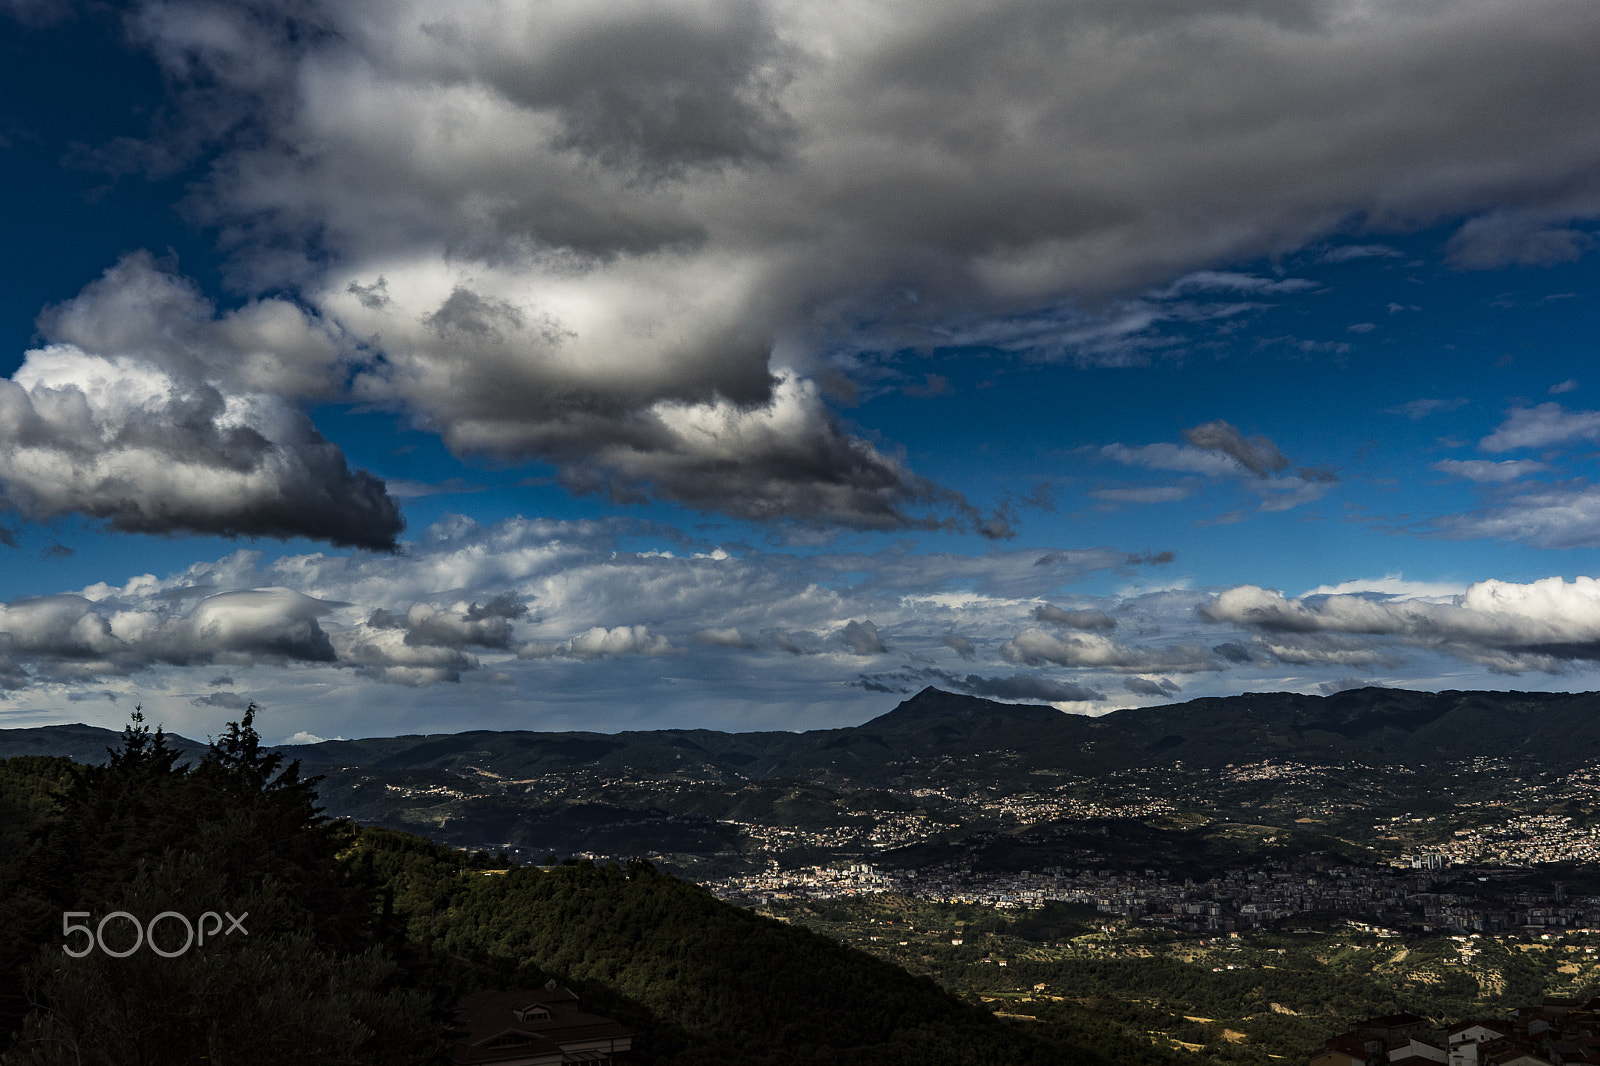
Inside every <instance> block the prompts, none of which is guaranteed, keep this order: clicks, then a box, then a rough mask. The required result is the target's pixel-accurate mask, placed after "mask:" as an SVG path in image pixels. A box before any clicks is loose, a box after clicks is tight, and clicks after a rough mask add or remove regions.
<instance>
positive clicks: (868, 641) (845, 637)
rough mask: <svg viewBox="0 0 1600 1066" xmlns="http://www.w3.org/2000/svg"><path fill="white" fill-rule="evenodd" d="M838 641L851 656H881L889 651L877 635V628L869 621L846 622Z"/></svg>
mask: <svg viewBox="0 0 1600 1066" xmlns="http://www.w3.org/2000/svg"><path fill="white" fill-rule="evenodd" d="M839 639H840V640H842V641H843V642H844V646H845V647H846V648H847V649H849V651H850V654H851V655H882V654H884V653H885V652H887V651H888V650H889V646H888V645H887V644H885V643H884V642H883V638H882V637H880V636H879V635H878V627H877V626H875V625H873V624H872V622H871V621H870V620H865V621H860V622H857V621H854V620H852V621H850V622H848V623H847V624H846V625H845V627H844V629H843V630H841V631H840V633H839Z"/></svg>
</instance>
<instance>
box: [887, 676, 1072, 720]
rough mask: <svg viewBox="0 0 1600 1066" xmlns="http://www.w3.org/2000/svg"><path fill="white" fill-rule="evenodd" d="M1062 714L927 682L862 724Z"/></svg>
mask: <svg viewBox="0 0 1600 1066" xmlns="http://www.w3.org/2000/svg"><path fill="white" fill-rule="evenodd" d="M1061 717H1062V714H1061V712H1060V711H1058V710H1056V709H1055V708H1054V707H1046V706H1040V705H1038V704H1030V703H1000V702H998V701H996V700H988V699H984V698H983V697H982V696H968V695H965V694H963V693H960V692H946V691H945V690H944V689H942V688H935V687H934V686H932V685H929V686H928V687H927V688H925V689H923V690H922V691H921V692H919V693H917V694H916V695H915V696H912V697H911V698H910V699H908V700H905V701H903V702H902V703H901V704H900V705H899V706H898V707H896V708H895V709H894V710H892V711H889V712H888V713H886V714H880V715H878V717H876V718H874V719H872V720H871V721H869V722H867V723H866V724H865V725H864V726H862V728H871V727H872V726H874V725H879V726H882V725H909V724H912V723H915V722H919V721H928V720H931V719H951V718H954V719H958V720H960V721H963V722H971V721H973V720H976V719H980V718H1000V719H1007V720H1011V721H1018V720H1020V721H1028V722H1050V721H1057V720H1059V719H1060V718H1061Z"/></svg>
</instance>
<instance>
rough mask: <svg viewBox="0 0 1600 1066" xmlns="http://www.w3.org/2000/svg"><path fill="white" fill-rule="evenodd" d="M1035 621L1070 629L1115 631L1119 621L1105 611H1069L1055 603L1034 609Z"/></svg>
mask: <svg viewBox="0 0 1600 1066" xmlns="http://www.w3.org/2000/svg"><path fill="white" fill-rule="evenodd" d="M1033 620H1034V621H1036V622H1051V623H1054V624H1055V625H1059V626H1066V627H1067V628H1068V629H1115V628H1117V620H1116V619H1115V618H1112V617H1111V616H1110V615H1108V614H1106V613H1105V612H1104V611H1090V610H1075V611H1069V610H1067V609H1066V608H1064V607H1057V606H1056V605H1055V604H1053V603H1045V604H1041V605H1040V606H1038V607H1035V608H1034V609H1033Z"/></svg>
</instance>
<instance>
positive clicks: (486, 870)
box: [0, 711, 1176, 1066]
mask: <svg viewBox="0 0 1600 1066" xmlns="http://www.w3.org/2000/svg"><path fill="white" fill-rule="evenodd" d="M315 785H316V781H315V780H314V779H313V780H304V779H302V778H301V777H300V775H299V767H298V764H294V763H291V764H289V765H287V766H285V765H283V763H282V759H281V756H279V755H277V754H275V753H271V752H267V751H263V750H262V748H261V746H260V739H259V737H258V736H257V734H256V732H255V730H254V728H253V711H251V712H247V713H246V714H245V716H244V718H243V720H242V721H241V722H239V723H234V724H230V726H229V728H228V730H227V731H226V732H225V733H224V734H223V736H222V737H221V738H220V739H219V740H218V741H217V742H215V743H214V744H212V746H211V747H210V749H209V750H208V751H207V752H206V753H205V755H204V756H203V757H202V758H201V759H200V760H199V761H198V762H197V763H196V764H195V765H193V766H189V765H186V764H183V763H180V761H179V755H178V753H177V752H176V751H174V750H173V749H172V748H171V747H169V746H168V744H167V743H166V739H165V737H164V736H163V735H162V733H161V732H160V730H156V731H155V732H151V731H150V730H149V728H148V727H147V726H145V725H144V723H143V721H142V719H140V718H139V717H138V715H137V714H136V715H135V718H134V721H133V723H132V724H131V725H130V726H129V727H128V729H127V730H126V731H125V733H124V736H123V744H122V747H121V748H120V749H118V750H115V751H113V752H111V758H110V760H109V762H108V763H107V764H105V765H104V766H81V765H77V764H73V763H69V762H67V761H65V760H57V759H40V758H25V759H13V760H9V761H5V762H0V908H3V910H0V1048H5V1049H6V1050H5V1051H4V1054H3V1055H0V1064H3V1066H21V1064H28V1066H44V1064H57V1063H74V1064H106V1066H111V1064H117V1066H127V1064H144V1063H150V1064H156V1063H161V1064H167V1063H200V1062H207V1063H221V1064H229V1066H233V1064H257V1063H260V1064H263V1066H265V1064H269V1063H270V1064H294V1063H306V1064H310V1063H317V1064H319V1066H320V1064H345V1063H348V1064H366V1063H373V1064H376V1063H380V1062H381V1063H417V1064H421V1063H430V1062H444V1061H448V1054H447V1049H448V1040H449V1032H448V1028H447V1022H448V1018H449V1015H450V1008H451V1007H452V1005H453V1004H454V1003H455V1001H456V1000H457V999H458V998H459V997H460V996H461V995H462V994H464V993H466V992H468V991H472V990H475V989H478V988H486V987H490V988H492V987H502V988H510V987H531V986H536V985H537V984H542V983H543V982H544V981H545V980H546V979H548V978H550V977H554V978H556V979H557V980H560V981H562V982H563V983H567V984H570V985H571V986H572V987H573V988H574V989H575V990H576V991H577V992H578V993H579V995H580V996H581V997H582V998H583V1000H584V1002H585V1004H586V1006H587V1007H588V1008H589V1009H590V1010H592V1011H595V1012H597V1013H601V1014H606V1015H609V1016H612V1017H615V1018H617V1019H618V1020H620V1021H622V1022H623V1023H624V1024H626V1025H628V1026H630V1027H631V1028H632V1029H633V1030H634V1031H635V1032H636V1033H637V1034H638V1037H639V1039H638V1041H637V1042H636V1049H637V1050H636V1054H635V1061H638V1062H642V1063H660V1064H664V1066H665V1064H684V1066H687V1064H689V1063H691V1062H692V1063H695V1064H713V1066H715V1064H727V1066H735V1064H740V1066H743V1064H751V1066H763V1064H772V1066H777V1064H779V1063H784V1064H789V1063H794V1064H799V1066H806V1064H818V1066H821V1064H824V1063H828V1064H833V1063H838V1064H844V1066H900V1064H905V1066H911V1064H913V1063H915V1064H919V1066H944V1064H948V1066H969V1064H970V1066H981V1064H994V1066H1011V1064H1023V1066H1026V1064H1033V1063H1037V1064H1040V1066H1044V1064H1047V1063H1049V1064H1054V1063H1084V1064H1086V1066H1098V1064H1109V1063H1113V1062H1115V1063H1150V1064H1152V1066H1157V1064H1163V1066H1164V1064H1169V1063H1172V1062H1175V1061H1176V1060H1175V1058H1174V1057H1173V1055H1172V1053H1170V1052H1167V1051H1164V1050H1158V1049H1156V1048H1155V1047H1153V1046H1151V1045H1149V1044H1147V1043H1136V1042H1134V1041H1132V1040H1130V1039H1129V1037H1128V1036H1126V1035H1123V1034H1124V1032H1125V1031H1124V1030H1121V1029H1118V1028H1116V1027H1099V1026H1097V1025H1096V1024H1095V1023H1094V1021H1093V1019H1088V1020H1084V1019H1077V1020H1071V1019H1069V1020H1066V1021H1064V1022H1063V1023H1062V1024H1046V1023H1033V1024H1020V1023H1018V1022H1014V1021H1005V1020H1001V1019H997V1018H995V1017H994V1016H993V1015H992V1014H991V1013H990V1012H989V1011H988V1010H986V1009H984V1008H983V1007H982V1006H980V1005H977V1004H975V1003H973V1002H969V1001H968V1000H965V999H962V998H958V997H956V996H954V995H952V994H950V993H948V992H946V991H944V990H943V989H941V988H940V987H939V986H938V985H937V984H935V983H934V982H933V981H932V980H930V979H928V978H925V977H913V976H912V975H910V974H908V973H907V972H906V971H904V970H903V969H900V968H899V967H897V966H894V965H892V964H890V963H888V962H884V961H881V960H878V959H874V958H872V957H870V956H868V955H866V954H863V953H861V952H859V951H856V950H854V949H851V948H847V947H844V946H842V945H840V944H839V943H837V942H835V941H833V940H831V939H828V938H826V937H824V936H821V935H818V934H816V933H812V932H810V931H808V930H805V929H802V928H798V927H794V926H789V925H786V924H784V923H782V922H779V921H775V920H773V919H771V918H766V917H760V916H756V915H753V914H751V913H749V912H747V911H744V910H741V909H738V908H735V907H732V906H729V905H727V904H724V903H722V902H720V901H718V900H716V899H715V898H713V897H712V896H711V895H710V894H709V893H707V892H706V891H704V890H703V889H701V888H699V887H697V886H695V885H691V884H688V883H685V882H682V881H679V880H676V879H675V878H672V877H669V876H667V875H664V874H661V873H659V872H657V871H656V870H655V869H654V868H653V867H651V866H650V865H649V864H648V863H645V862H635V863H633V864H631V865H630V866H628V867H627V868H626V869H623V868H619V867H617V866H614V865H612V866H605V867H596V866H594V865H593V864H591V863H588V862H577V863H567V864H563V865H551V866H547V867H543V868H538V867H524V868H516V867H513V866H512V865H511V864H510V863H509V862H505V861H503V860H501V861H499V862H496V861H495V860H492V859H489V858H488V857H486V856H484V855H482V854H478V855H467V854H466V853H463V852H459V851H455V850H452V849H448V848H443V847H439V846H437V845H434V844H432V843H431V842H429V841H426V840H423V839H421V838H418V837H414V836H410V835H407V834H403V833H398V832H393V831H390V830H382V829H368V830H360V829H358V828H356V827H354V826H352V825H350V824H348V823H337V822H331V821H329V820H327V819H325V818H323V817H322V816H321V815H320V814H319V811H318V808H317V805H316V802H317V797H316V790H315ZM113 911H126V912H128V913H129V914H131V915H135V916H138V917H139V918H141V919H144V920H148V919H149V918H150V917H152V916H154V915H157V914H161V913H163V912H174V913H176V914H179V915H184V916H187V917H188V918H190V919H192V920H193V919H198V918H199V916H200V915H201V914H203V913H205V912H208V911H210V912H229V913H232V914H236V915H238V914H244V913H246V912H248V917H247V918H246V919H245V920H244V924H245V926H246V927H247V929H248V932H247V934H245V933H240V934H235V935H216V934H213V935H212V937H211V938H210V939H209V940H207V941H206V943H205V944H203V945H195V946H193V947H192V949H188V950H184V951H182V952H179V951H178V949H179V947H181V946H182V943H183V937H182V935H181V934H182V930H181V929H179V928H178V926H177V924H176V923H175V922H173V921H169V922H168V923H167V925H166V926H165V927H164V928H163V930H162V933H161V937H162V938H163V939H162V941H161V943H159V944H157V945H156V946H159V947H161V948H162V949H163V950H164V951H166V952H168V953H169V954H171V956H172V957H167V956H166V955H163V954H158V953H156V952H154V951H151V950H149V949H148V948H146V949H144V950H138V951H134V952H132V953H130V954H128V955H127V956H126V957H123V958H116V957H113V956H111V955H109V954H106V953H105V952H103V951H100V950H94V951H90V952H89V953H88V954H86V955H85V956H84V957H82V958H74V957H71V956H70V955H68V954H67V953H66V952H64V951H63V946H64V944H67V943H72V944H74V945H77V944H81V943H82V941H81V940H72V941H69V940H68V939H67V938H66V937H65V936H64V935H63V915H64V914H67V913H74V912H75V913H78V914H82V913H83V912H87V913H88V915H89V917H87V918H84V919H80V921H86V922H87V923H88V924H90V925H94V924H95V923H96V922H97V921H98V920H99V919H100V918H101V917H103V916H105V915H107V914H109V913H111V912H113ZM119 921H120V920H119ZM121 932H122V933H125V934H126V935H124V936H123V937H122V939H120V940H117V942H116V945H115V947H116V948H117V949H118V950H120V948H121V947H122V946H126V945H127V944H128V943H131V940H132V935H131V931H130V930H128V929H127V928H126V927H123V929H122V930H121ZM78 935H79V936H80V937H81V936H83V934H78ZM152 935H155V934H152ZM107 939H108V940H110V939H113V938H112V936H111V934H110V933H108V934H107Z"/></svg>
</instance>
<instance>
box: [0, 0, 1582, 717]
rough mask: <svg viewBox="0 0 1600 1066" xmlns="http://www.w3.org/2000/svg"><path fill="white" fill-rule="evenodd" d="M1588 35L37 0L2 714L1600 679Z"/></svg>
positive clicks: (1504, 5) (1194, 1)
mask: <svg viewBox="0 0 1600 1066" xmlns="http://www.w3.org/2000/svg"><path fill="white" fill-rule="evenodd" d="M1596 99H1600V6H1597V5H1595V4H1593V3H1592V0H1516V2H1514V3H1513V2H1511V0H1452V2H1449V3H1445V2H1442V0H1406V2H1387V0H1273V2H1271V3H1263V2H1259V0H1183V2H1181V3H1177V2H1169V0H1139V2H1133V3H1130V2H1128V0H1116V2H1101V0H1082V2H1077V3H1072V4H1060V3H1055V2H1052V0H999V2H994V0H986V2H983V3H955V2H937V0H935V2H927V0H924V2H919V3H915V4H912V3H906V2H903V0H849V2H834V0H785V2H782V3H776V2H774V3H762V2H759V0H649V2H644V0H604V2H594V0H583V2H577V0H539V2H512V0H452V2H451V3H448V4H445V3H438V2H437V0H434V2H423V0H383V2H381V3H380V2H378V0H227V2H213V0H128V2H125V3H105V2H99V0H94V2H81V0H0V242H3V245H0V247H3V248H4V250H5V252H6V253H7V254H6V255H5V256H4V258H3V259H0V727H13V726H34V725H46V724H53V723H61V722H78V721H82V722H88V723H91V724H95V725H105V726H111V727H117V726H120V725H121V724H122V723H123V722H125V721H126V720H127V716H128V714H129V713H130V712H131V711H132V710H133V709H134V707H136V706H142V707H143V709H144V712H145V714H146V716H147V718H149V719H150V720H151V721H159V722H161V723H162V724H163V725H164V726H165V727H166V728H167V729H168V730H170V731H174V732H179V733H183V734H184V735H187V736H191V737H204V736H208V735H215V734H216V733H218V732H219V731H220V729H221V728H222V726H223V723H225V722H226V721H229V720H233V719H236V718H237V717H238V715H239V713H240V712H241V711H242V710H243V709H244V708H245V707H246V706H247V705H248V704H249V703H251V702H254V703H256V704H257V705H258V706H259V707H260V708H261V718H260V719H259V724H260V726H261V728H262V731H263V734H264V735H265V736H266V737H267V738H268V739H269V740H273V741H278V740H289V741H300V742H305V741H310V740H314V739H318V738H333V737H357V736H375V735H389V734H400V733H436V732H454V731H459V730H464V729H481V728H489V729H552V730H566V729H587V730H597V731H607V732H610V731H617V730H624V729H655V728H669V727H672V728H675V727H697V728H700V727H704V728H718V729H730V730H754V729H812V728H831V727H835V726H842V725H851V724H856V723H859V722H862V721H865V720H867V719H868V718H871V717H873V716H875V715H877V714H881V713H883V712H884V711H887V710H889V709H890V708H892V707H893V706H894V705H895V704H896V703H897V702H898V701H899V700H901V699H903V698H905V696H906V695H908V694H910V693H913V692H916V691H918V690H920V689H921V688H923V687H925V686H927V685H936V686H938V687H940V688H944V689H948V690H951V691H958V692H966V693H971V694H974V695H980V696H985V697H989V698H994V699H1002V700H1011V701H1020V702H1033V703H1041V702H1044V703H1052V704H1054V705H1055V706H1057V707H1059V708H1060V709H1062V710H1064V711H1069V712H1074V713H1087V714H1101V713H1105V712H1108V711H1111V710H1115V709H1119V708H1124V707H1141V706H1151V705H1157V704H1166V703H1173V702H1178V701H1181V700H1187V699H1192V698H1196V697H1202V696H1219V695H1231V694H1236V693H1243V692H1261V691H1293V692H1303V693H1332V692H1337V691H1340V690H1342V689H1346V688H1351V687H1357V686H1362V685H1388V686H1394V687H1402V688H1412V689H1430V690H1437V689H1452V688H1453V689H1521V690H1563V691H1576V690H1586V689H1592V688H1600V676H1597V665H1600V582H1597V581H1596V579H1595V577H1594V576H1592V575H1595V574H1596V573H1597V571H1600V559H1597V555H1596V549H1597V548H1600V478H1597V475H1596V471H1595V459H1596V456H1597V455H1600V373H1597V372H1596V364H1595V360H1594V346H1595V343H1596V326H1597V324H1600V307H1597V303H1596V300H1597V296H1600V287H1597V284H1596V282H1597V279H1600V270H1597V267H1600V252H1597V251H1596V250H1595V246H1596V234H1597V232H1600V112H1597V111H1596V109H1595V108H1594V106H1593V102H1594V101H1595V100H1596Z"/></svg>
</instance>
